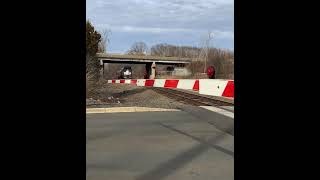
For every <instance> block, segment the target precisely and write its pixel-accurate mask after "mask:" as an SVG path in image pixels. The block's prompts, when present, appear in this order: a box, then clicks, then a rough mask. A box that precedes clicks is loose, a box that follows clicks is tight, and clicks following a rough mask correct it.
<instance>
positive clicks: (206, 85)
mask: <svg viewBox="0 0 320 180" xmlns="http://www.w3.org/2000/svg"><path fill="white" fill-rule="evenodd" d="M199 84H200V88H199V94H204V95H211V96H222V97H229V98H234V81H233V80H222V79H200V80H199Z"/></svg>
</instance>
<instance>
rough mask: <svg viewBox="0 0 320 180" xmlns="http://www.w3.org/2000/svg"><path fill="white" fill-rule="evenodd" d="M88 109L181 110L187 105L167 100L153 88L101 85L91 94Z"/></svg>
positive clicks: (128, 85)
mask: <svg viewBox="0 0 320 180" xmlns="http://www.w3.org/2000/svg"><path fill="white" fill-rule="evenodd" d="M86 104H87V107H88V108H89V107H91V108H97V107H129V106H137V107H154V108H166V109H180V108H183V107H185V106H186V104H183V103H180V102H177V101H175V100H173V99H170V98H167V97H165V96H163V95H161V94H158V93H157V92H155V91H153V90H152V88H146V87H138V86H134V85H130V84H108V83H101V84H100V86H99V88H96V89H95V91H94V92H92V93H90V95H89V97H88V99H87V102H86Z"/></svg>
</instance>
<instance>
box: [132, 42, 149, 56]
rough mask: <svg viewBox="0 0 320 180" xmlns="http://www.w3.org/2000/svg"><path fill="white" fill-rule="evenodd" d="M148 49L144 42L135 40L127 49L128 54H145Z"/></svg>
mask: <svg viewBox="0 0 320 180" xmlns="http://www.w3.org/2000/svg"><path fill="white" fill-rule="evenodd" d="M147 51H148V47H147V45H146V43H144V42H135V43H134V44H133V45H132V46H131V48H130V50H129V51H128V54H137V55H145V54H146V53H147Z"/></svg>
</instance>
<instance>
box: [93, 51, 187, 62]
mask: <svg viewBox="0 0 320 180" xmlns="http://www.w3.org/2000/svg"><path fill="white" fill-rule="evenodd" d="M97 57H98V59H100V60H112V59H114V60H131V61H134V60H137V61H141V60H150V61H155V62H158V61H165V62H169V61H175V62H179V61H181V63H183V62H184V63H190V62H191V61H193V59H192V58H180V57H160V56H150V55H145V56H143V55H142V56H141V55H140V56H139V55H118V54H102V53H97Z"/></svg>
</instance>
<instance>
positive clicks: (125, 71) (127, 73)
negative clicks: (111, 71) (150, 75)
mask: <svg viewBox="0 0 320 180" xmlns="http://www.w3.org/2000/svg"><path fill="white" fill-rule="evenodd" d="M118 73H119V77H118V78H119V79H131V78H132V69H131V67H130V66H125V67H123V68H121V70H120V71H119V72H118Z"/></svg>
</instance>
